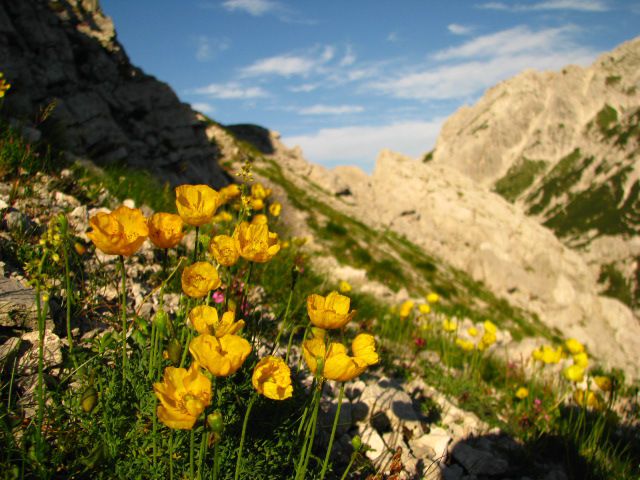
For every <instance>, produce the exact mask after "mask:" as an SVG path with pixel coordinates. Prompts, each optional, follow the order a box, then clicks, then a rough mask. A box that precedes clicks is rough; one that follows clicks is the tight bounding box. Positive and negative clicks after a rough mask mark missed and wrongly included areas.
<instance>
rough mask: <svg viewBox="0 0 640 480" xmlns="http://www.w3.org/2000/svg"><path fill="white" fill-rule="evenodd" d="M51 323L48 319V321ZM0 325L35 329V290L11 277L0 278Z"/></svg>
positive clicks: (20, 328) (36, 315) (18, 328)
mask: <svg viewBox="0 0 640 480" xmlns="http://www.w3.org/2000/svg"><path fill="white" fill-rule="evenodd" d="M48 323H49V325H51V323H50V321H49V322H48ZM0 326H1V327H7V328H11V329H17V330H37V329H38V314H37V307H36V292H35V290H33V289H32V288H26V287H24V286H22V285H21V284H20V283H18V282H17V281H16V280H14V279H11V278H5V277H2V278H0Z"/></svg>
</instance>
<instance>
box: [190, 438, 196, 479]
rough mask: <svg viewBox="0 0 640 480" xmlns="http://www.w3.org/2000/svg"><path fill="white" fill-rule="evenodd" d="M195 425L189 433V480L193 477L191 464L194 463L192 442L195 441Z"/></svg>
mask: <svg viewBox="0 0 640 480" xmlns="http://www.w3.org/2000/svg"><path fill="white" fill-rule="evenodd" d="M195 431H196V429H195V427H194V428H192V429H191V434H190V435H189V478H190V479H191V480H193V479H194V478H195V477H194V475H193V470H194V469H193V464H194V458H193V444H194V443H195V436H196V434H195Z"/></svg>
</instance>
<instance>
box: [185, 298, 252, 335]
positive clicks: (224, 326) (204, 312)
mask: <svg viewBox="0 0 640 480" xmlns="http://www.w3.org/2000/svg"><path fill="white" fill-rule="evenodd" d="M235 315H236V314H235V312H233V311H229V312H225V313H224V314H223V315H222V318H219V316H218V311H217V310H216V309H215V308H213V307H210V306H209V305H198V306H197V307H193V308H192V309H191V311H190V312H189V320H190V321H191V325H193V328H194V329H195V330H196V331H197V332H198V333H206V334H209V335H214V336H216V337H223V336H225V335H232V334H234V333H236V332H237V331H238V330H240V329H242V328H243V327H244V320H238V321H237V322H236V321H235Z"/></svg>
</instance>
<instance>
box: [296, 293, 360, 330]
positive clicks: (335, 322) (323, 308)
mask: <svg viewBox="0 0 640 480" xmlns="http://www.w3.org/2000/svg"><path fill="white" fill-rule="evenodd" d="M350 306H351V299H350V298H349V297H345V296H344V295H340V294H339V293H338V292H335V291H334V292H331V293H329V295H327V296H326V297H323V296H322V295H318V294H316V293H312V294H311V295H309V296H308V297H307V313H308V314H309V318H310V319H311V323H312V324H313V325H315V326H316V327H319V328H325V329H327V330H331V329H333V328H342V327H344V326H345V325H346V324H347V323H349V321H350V320H351V319H352V318H353V316H354V315H355V314H356V311H355V310H351V312H349V307H350Z"/></svg>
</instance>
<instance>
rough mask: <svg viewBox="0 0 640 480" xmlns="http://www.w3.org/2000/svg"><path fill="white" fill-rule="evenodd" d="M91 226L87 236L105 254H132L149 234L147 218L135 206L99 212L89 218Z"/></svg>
mask: <svg viewBox="0 0 640 480" xmlns="http://www.w3.org/2000/svg"><path fill="white" fill-rule="evenodd" d="M89 225H90V226H91V228H93V230H92V231H90V232H88V233H87V237H89V238H90V239H91V241H92V242H93V243H94V244H95V246H96V248H98V249H99V250H101V251H102V252H103V253H106V254H107V255H124V256H125V257H129V256H131V255H133V254H134V253H135V252H136V251H138V249H139V248H140V247H141V246H142V244H143V243H144V241H145V239H146V238H147V236H148V235H149V227H148V226H147V220H146V219H145V218H144V215H143V214H142V212H141V211H140V210H139V209H137V208H129V207H126V206H124V205H122V206H120V207H118V208H116V209H115V210H114V211H113V212H111V213H104V212H100V213H97V214H96V215H94V216H93V217H91V218H90V219H89Z"/></svg>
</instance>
